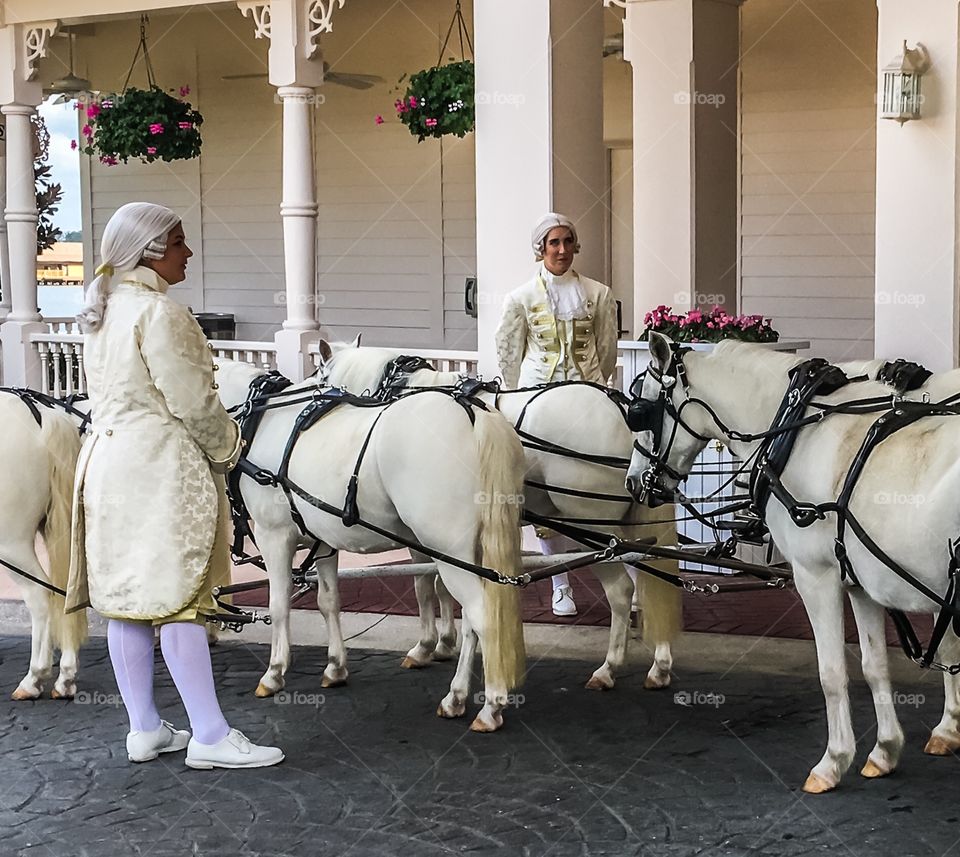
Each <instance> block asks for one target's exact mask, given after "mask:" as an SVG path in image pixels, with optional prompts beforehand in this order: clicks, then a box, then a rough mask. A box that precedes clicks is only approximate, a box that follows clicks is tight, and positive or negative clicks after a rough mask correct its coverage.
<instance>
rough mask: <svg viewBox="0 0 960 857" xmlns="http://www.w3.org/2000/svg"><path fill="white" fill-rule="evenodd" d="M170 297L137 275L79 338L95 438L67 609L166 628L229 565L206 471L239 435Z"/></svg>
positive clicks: (81, 476) (86, 460)
mask: <svg viewBox="0 0 960 857" xmlns="http://www.w3.org/2000/svg"><path fill="white" fill-rule="evenodd" d="M167 288H168V286H167V283H166V281H164V280H163V279H162V278H161V277H160V276H158V275H157V274H156V273H155V272H154V271H153V270H151V269H150V268H146V267H139V268H136V269H134V270H133V271H131V272H130V273H128V274H126V275H125V276H124V277H123V278H122V280H121V281H120V282H118V283H116V284H114V286H113V288H112V291H111V294H110V296H109V298H108V301H107V307H106V312H105V314H104V320H103V324H102V325H101V327H100V329H99V330H97V331H95V332H93V333H90V334H87V336H86V337H85V338H84V357H85V363H86V373H87V384H88V389H89V394H90V404H91V407H92V413H93V420H94V422H93V426H94V428H93V433H92V435H91V437H90V438H89V439H88V440H87V442H86V443H85V444H84V446H83V449H82V450H81V452H80V457H79V460H78V462H77V479H76V488H75V494H74V505H73V555H72V562H71V569H70V583H69V592H68V599H67V608H68V610H69V609H76V608H78V607H80V606H83V605H84V604H85V602H87V600H88V599H89V604H90V605H91V606H93V607H94V608H95V609H96V610H97V611H98V612H100V613H101V614H103V615H105V616H109V617H113V618H121V619H162V618H164V617H168V616H171V615H173V614H176V613H177V612H178V611H180V610H182V609H183V608H185V607H187V606H189V605H190V604H191V602H194V601H195V600H196V599H197V597H198V595H200V594H201V590H202V589H203V587H204V584H205V583H208V588H209V582H208V580H207V576H208V571H209V570H210V569H211V568H214V569H215V570H218V569H217V567H218V566H220V567H222V565H221V563H222V561H225V560H226V559H227V558H226V556H223V557H219V559H220V561H221V563H218V562H215V561H214V562H212V560H214V559H215V558H214V557H213V552H214V543H215V541H216V538H215V537H216V535H217V530H218V519H219V520H220V521H221V522H222V516H223V505H222V493H223V487H222V484H223V480H222V478H217V479H215V477H214V473H213V470H212V469H211V468H212V467H216V468H217V469H218V470H219V472H224V471H225V470H226V469H227V467H228V466H230V464H232V462H233V461H234V460H235V456H236V455H237V454H238V452H239V429H238V427H237V424H236V423H235V422H234V421H233V420H232V419H230V417H229V416H228V415H227V412H226V411H225V410H224V408H223V405H221V404H220V400H219V398H218V397H217V384H216V383H215V377H216V376H215V374H214V368H213V360H212V355H211V352H210V349H209V347H208V344H207V341H206V339H205V338H204V335H203V332H202V331H201V329H200V327H199V325H198V324H197V322H196V320H195V319H194V318H193V316H192V315H191V314H190V313H189V312H188V310H187V309H186V308H185V307H183V306H181V305H179V304H178V303H176V302H175V301H174V300H172V299H171V298H169V297H168V296H167V295H166V290H167ZM218 483H219V484H218ZM217 544H218V548H219V549H223V548H225V542H223V541H222V539H221V540H219V541H217Z"/></svg>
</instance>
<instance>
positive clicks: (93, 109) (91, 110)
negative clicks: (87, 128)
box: [87, 101, 100, 119]
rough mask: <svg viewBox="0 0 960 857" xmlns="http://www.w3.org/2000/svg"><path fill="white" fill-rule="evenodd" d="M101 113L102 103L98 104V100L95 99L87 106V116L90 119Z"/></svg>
mask: <svg viewBox="0 0 960 857" xmlns="http://www.w3.org/2000/svg"><path fill="white" fill-rule="evenodd" d="M99 115H100V105H99V104H97V102H96V101H94V102H93V103H92V104H91V105H90V106H89V107H87V116H88V117H89V118H90V119H93V118H95V117H96V116H99Z"/></svg>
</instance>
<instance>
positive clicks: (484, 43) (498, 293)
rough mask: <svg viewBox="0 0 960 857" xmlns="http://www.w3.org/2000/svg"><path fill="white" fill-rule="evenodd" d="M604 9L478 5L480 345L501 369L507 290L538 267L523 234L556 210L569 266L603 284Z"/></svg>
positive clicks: (493, 369) (485, 361)
mask: <svg viewBox="0 0 960 857" xmlns="http://www.w3.org/2000/svg"><path fill="white" fill-rule="evenodd" d="M602 12H603V9H602V7H601V5H600V2H599V0H553V2H551V0H523V2H517V0H484V2H479V3H476V4H475V5H474V12H473V14H474V29H475V34H476V92H477V98H476V105H477V106H476V111H477V126H476V182H477V285H478V318H477V345H478V351H479V357H480V367H479V371H480V372H481V374H483V375H485V376H486V377H492V376H493V375H495V374H497V373H498V371H499V367H498V365H497V359H496V353H495V349H494V342H493V335H494V331H495V330H496V328H497V325H498V323H499V321H500V314H501V309H502V304H503V298H504V296H505V295H506V294H507V293H508V292H510V291H512V290H513V289H514V288H516V287H517V286H519V285H520V284H521V283H523V282H525V281H527V280H529V279H530V278H531V277H532V276H533V274H534V272H535V270H536V268H535V263H534V258H533V250H532V248H531V247H530V230H531V228H532V227H533V225H534V223H536V221H537V220H538V219H539V218H540V216H541V215H543V214H545V213H546V212H548V211H551V210H554V209H557V208H559V209H561V210H563V212H564V213H565V214H568V215H569V216H570V217H572V218H573V219H574V220H575V221H576V222H577V224H578V229H579V231H580V237H581V243H582V244H583V246H584V251H583V253H582V254H581V255H580V256H579V257H578V258H577V260H576V261H575V263H574V264H575V267H576V269H577V270H578V271H580V272H581V273H582V274H584V275H585V276H590V277H594V278H597V279H603V276H604V270H603V260H604V248H603V243H602V242H603V238H602V236H603V220H604V205H603V201H602V197H603V193H604V181H603V176H604V158H605V151H604V149H603V128H602V124H603V122H602V92H603V90H602V67H601V61H602Z"/></svg>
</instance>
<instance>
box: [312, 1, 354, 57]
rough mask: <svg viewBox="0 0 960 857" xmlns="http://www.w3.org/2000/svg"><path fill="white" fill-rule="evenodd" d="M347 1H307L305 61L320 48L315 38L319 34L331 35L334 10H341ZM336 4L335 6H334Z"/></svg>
mask: <svg viewBox="0 0 960 857" xmlns="http://www.w3.org/2000/svg"><path fill="white" fill-rule="evenodd" d="M346 2H347V0H307V44H306V52H307V59H312V58H313V55H314V54H315V53H316V52H317V49H318V48H319V47H320V45H319V43H318V42H317V37H318V36H319V35H320V34H321V33H332V32H333V24H332V23H331V19H332V18H333V12H334V9H342V8H343V6H344V4H345V3H346ZM334 4H336V5H334Z"/></svg>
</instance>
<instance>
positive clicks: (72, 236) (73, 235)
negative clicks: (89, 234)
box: [60, 229, 83, 241]
mask: <svg viewBox="0 0 960 857" xmlns="http://www.w3.org/2000/svg"><path fill="white" fill-rule="evenodd" d="M60 240H61V241H83V232H82V230H80V229H72V230H71V231H70V232H64V233H63V234H62V235H61V236H60Z"/></svg>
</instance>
